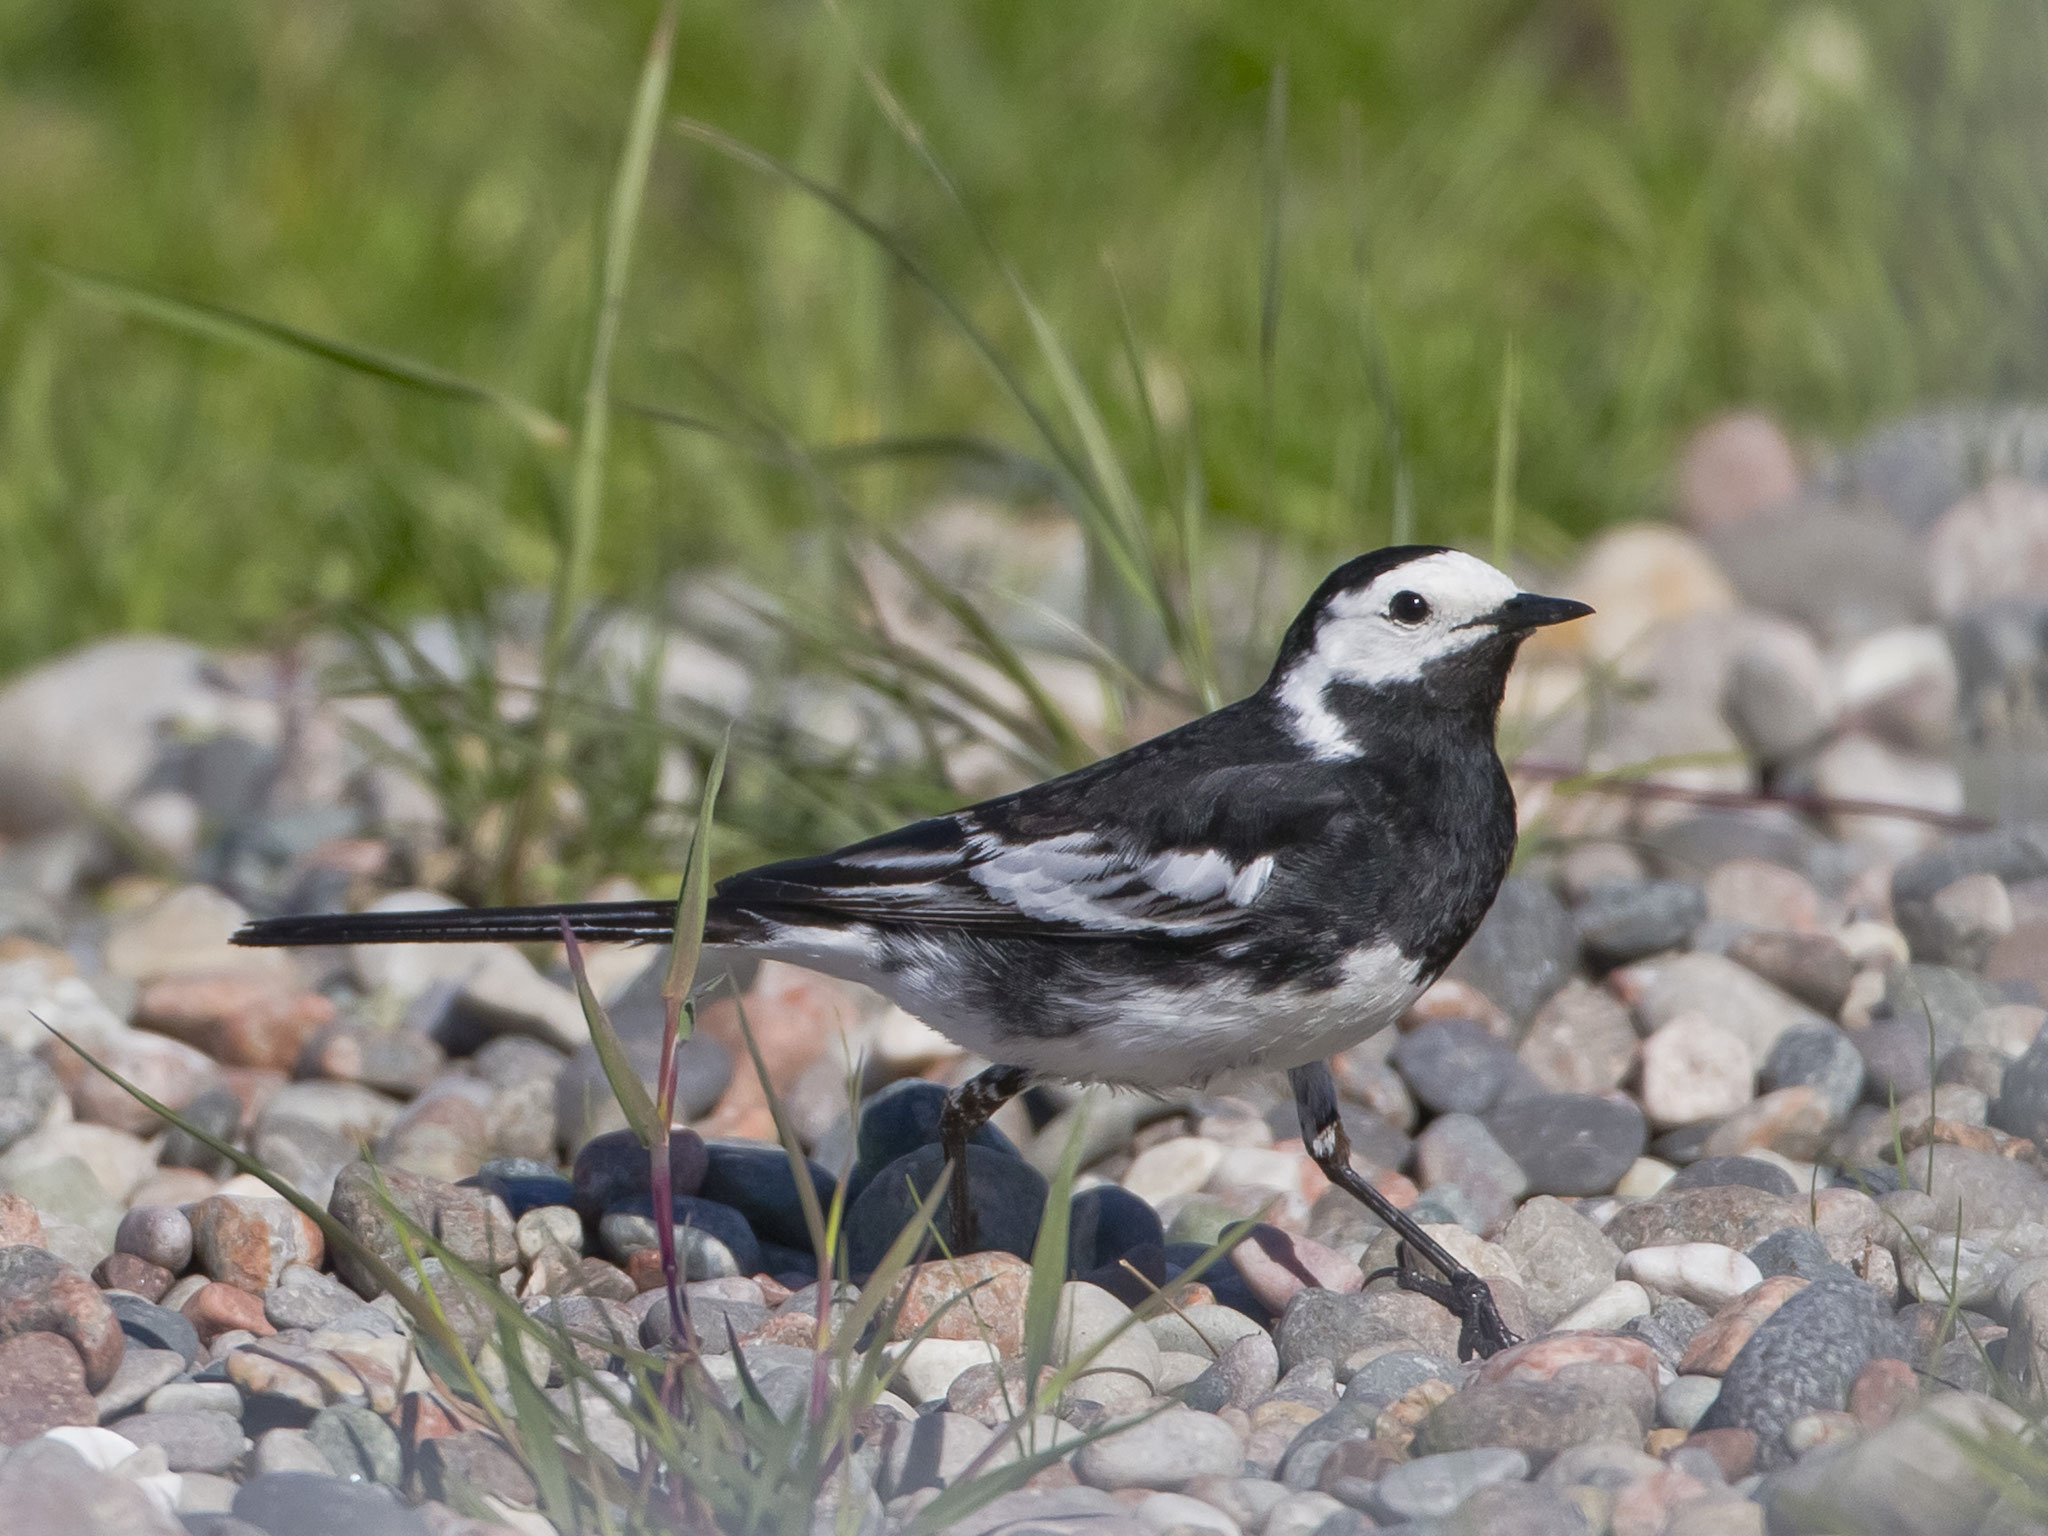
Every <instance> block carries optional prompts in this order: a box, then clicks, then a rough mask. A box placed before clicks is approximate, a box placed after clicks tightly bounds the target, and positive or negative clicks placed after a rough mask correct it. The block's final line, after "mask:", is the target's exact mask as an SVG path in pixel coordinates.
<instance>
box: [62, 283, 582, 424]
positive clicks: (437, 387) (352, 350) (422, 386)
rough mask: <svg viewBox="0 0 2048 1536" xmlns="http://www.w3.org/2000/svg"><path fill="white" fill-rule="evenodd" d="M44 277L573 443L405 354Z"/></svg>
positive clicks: (141, 313) (160, 320)
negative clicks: (472, 408)
mask: <svg viewBox="0 0 2048 1536" xmlns="http://www.w3.org/2000/svg"><path fill="white" fill-rule="evenodd" d="M43 270H44V271H46V272H48V273H49V274H50V276H51V277H53V278H54V279H56V281H58V282H59V283H61V284H62V285H63V286H64V287H66V288H68V289H70V290H71V291H72V292H73V293H75V294H77V295H78V296H79V297H81V298H84V299H88V300H90V301H92V302H93V303H96V304H99V305H102V306H104V307H106V308H109V309H117V310H120V311H122V312H123V313H125V314H130V315H134V316H137V317H138V318H140V319H144V320H150V321H154V322H155V323H156V324H158V325H163V326H168V327H170V328H171V329H173V330H179V331H183V332H185V333H186V334H187V335H192V336H200V337H204V338H205V339H207V340H209V341H222V342H228V343H230V344H232V345H236V346H245V347H246V346H260V347H271V348H279V349H282V350H284V351H287V352H295V353H297V354H299V355H300V356H302V357H310V358H315V359H318V360H319V361H321V362H326V363H332V364H334V365H336V366H338V367H342V368H347V369H351V370H353V371H354V372H356V373H361V374H366V375H368V376H369V377H370V378H373V379H381V380H383V381H384V382H385V383H387V384H398V385H402V386H404V387H405V388H407V389H416V390H420V391H422V392H423V393H426V394H430V395H438V396H440V397H441V398H442V399H444V400H456V401H461V402H463V403H465V404H469V405H481V406H485V407H487V408H489V409H490V410H494V411H496V412H497V413H498V414H499V415H501V416H503V417H505V418H506V419H507V420H508V421H510V422H512V423H513V424H514V425H515V426H517V427H518V428H519V430H520V431H522V432H524V433H525V434H526V435H527V436H528V437H530V438H532V439H533V441H535V442H536V443H539V444H540V445H541V446H542V447H545V448H562V447H566V446H567V445H568V443H569V438H570V433H569V428H568V427H567V426H566V425H565V424H563V423H562V422H561V421H559V420H557V419H556V418H555V417H553V416H551V415H549V414H548V413H547V412H546V411H544V410H542V409H541V408H540V407H539V406H537V405H534V404H532V403H530V402H528V401H525V400H521V399H520V398H519V397H518V396H516V395H513V394H509V393H507V392H506V391H504V390H502V389H498V388H496V387H495V386H493V385H489V384H484V383H480V382H478V381H477V380H475V379H468V378H464V377H463V376H462V375H461V374H458V373H450V372H449V371H448V370H447V369H445V368H437V367H435V366H434V365H433V364H432V363H424V362H421V361H420V360H419V359H417V358H412V357H406V356H404V355H403V354H402V353H398V352H387V351H385V350H384V349H382V348H380V347H366V346H361V345H359V344H357V343H355V342H352V341H337V340H335V339H334V338H333V337H331V336H320V335H316V334H314V333H313V332H311V331H303V330H300V329H299V328H298V327H297V326H293V325H286V324H285V323H284V322H282V321H279V320H266V319H264V318H263V317H261V316H260V315H247V314H243V313H241V312H240V311H239V310H233V309H227V308H224V307H222V306H220V305H217V304H204V303H200V302H198V301H197V300H193V299H179V298H173V297H172V296H171V295H169V294H167V293H158V292H156V291H155V290H153V289H150V288H146V287H144V286H143V285H142V284H140V283H131V282H129V281H127V280H126V279H124V278H118V277H108V276H105V275H103V274H100V273H95V272H79V271H75V270H73V269H72V268H70V267H62V266H57V265H55V264H54V263H46V264H44V268H43Z"/></svg>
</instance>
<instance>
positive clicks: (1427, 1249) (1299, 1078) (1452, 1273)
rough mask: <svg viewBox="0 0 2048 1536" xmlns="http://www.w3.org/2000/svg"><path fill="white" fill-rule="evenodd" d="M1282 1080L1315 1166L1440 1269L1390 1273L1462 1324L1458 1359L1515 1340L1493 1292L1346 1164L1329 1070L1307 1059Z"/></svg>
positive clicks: (1346, 1140)
mask: <svg viewBox="0 0 2048 1536" xmlns="http://www.w3.org/2000/svg"><path fill="white" fill-rule="evenodd" d="M1287 1081H1288V1083H1289V1085H1290V1086H1292V1087H1293V1089H1294V1108H1295V1112H1296V1113H1297V1114H1299V1115H1300V1117H1301V1139H1302V1141H1303V1142H1305V1143H1306V1144H1307V1146H1308V1150H1309V1156H1311V1157H1313V1158H1314V1159H1315V1160H1316V1166H1317V1167H1318V1168H1321V1169H1322V1170H1323V1172H1324V1174H1325V1175H1326V1176H1328V1178H1329V1180H1330V1182H1331V1183H1332V1184H1335V1185H1336V1186H1337V1187H1338V1188H1340V1189H1342V1190H1344V1191H1345V1192H1346V1193H1347V1194H1349V1195H1351V1196H1352V1197H1353V1198H1355V1199H1358V1200H1361V1201H1363V1202H1364V1203H1365V1206H1366V1208H1367V1209H1368V1210H1370V1211H1371V1212H1372V1213H1373V1215H1375V1216H1377V1217H1379V1219H1380V1220H1381V1221H1383V1222H1385V1223H1386V1224H1387V1225H1388V1226H1389V1227H1390V1228H1392V1229H1393V1231H1394V1232H1395V1233H1396V1235H1398V1236H1399V1237H1400V1239H1401V1241H1402V1244H1403V1245H1404V1246H1405V1247H1407V1248H1412V1249H1414V1250H1415V1251H1416V1252H1417V1253H1420V1254H1421V1255H1422V1256H1423V1257H1424V1258H1425V1259H1427V1260H1429V1262H1430V1263H1431V1264H1433V1265H1435V1266H1436V1268H1437V1269H1438V1270H1440V1271H1441V1272H1442V1274H1443V1277H1444V1278H1443V1279H1441V1280H1432V1279H1430V1278H1429V1277H1428V1276H1427V1275H1420V1274H1417V1273H1416V1272H1415V1271H1414V1270H1412V1269H1409V1268H1407V1267H1406V1265H1405V1264H1404V1265H1403V1266H1402V1267H1400V1268H1398V1269H1396V1270H1395V1271H1394V1280H1395V1283H1396V1284H1397V1285H1399V1286H1400V1287H1401V1289H1402V1290H1404V1291H1416V1292H1419V1293H1420V1294H1422V1295H1424V1296H1427V1297H1429V1298H1430V1299H1431V1300H1432V1301H1437V1302H1441V1303H1442V1304H1443V1305H1444V1306H1445V1307H1448V1308H1449V1309H1450V1310H1451V1311H1452V1312H1455V1313H1456V1314H1457V1315H1458V1319H1459V1322H1460V1323H1461V1324H1462V1326H1461V1327H1460V1329H1459V1331H1458V1358H1459V1359H1460V1360H1469V1359H1471V1358H1472V1357H1473V1356H1474V1355H1479V1356H1481V1357H1484V1356H1487V1355H1492V1354H1498V1353H1499V1352H1500V1351H1501V1350H1503V1349H1506V1348H1507V1347H1508V1346H1509V1345H1511V1344H1517V1343H1520V1342H1521V1341H1520V1340H1519V1339H1517V1338H1516V1337H1515V1336H1514V1335H1513V1334H1512V1333H1510V1332H1508V1329H1507V1325H1506V1324H1504V1323H1503V1322H1501V1320H1500V1313H1499V1311H1498V1310H1496V1309H1495V1307H1494V1304H1493V1292H1492V1291H1490V1290H1488V1289H1487V1288H1486V1282H1485V1281H1484V1280H1482V1279H1480V1278H1479V1277H1478V1276H1477V1275H1475V1274H1473V1273H1472V1271H1471V1270H1469V1269H1467V1268H1466V1267H1465V1266H1464V1265H1462V1264H1460V1263H1459V1262H1458V1261H1457V1260H1456V1259H1454V1258H1452V1257H1451V1256H1450V1254H1449V1253H1448V1252H1447V1251H1445V1249H1444V1246H1443V1244H1442V1243H1439V1242H1438V1241H1437V1240H1436V1239H1435V1238H1433V1237H1431V1236H1430V1235H1429V1234H1428V1233H1427V1232H1425V1231H1423V1230H1422V1228H1421V1227H1420V1226H1418V1225H1417V1224H1416V1223H1415V1221H1414V1220H1413V1219H1412V1218H1410V1217H1409V1216H1408V1214H1407V1213H1406V1212H1405V1211H1402V1210H1401V1209H1400V1208H1399V1207H1397V1206H1395V1205H1394V1203H1393V1202H1392V1201H1390V1200H1388V1199H1387V1197H1386V1196H1385V1195H1383V1194H1381V1193H1380V1192H1379V1191H1378V1190H1376V1189H1374V1188H1373V1187H1372V1185H1370V1184H1368V1183H1367V1182H1366V1181H1365V1180H1364V1179H1362V1178H1360V1177H1359V1176H1358V1173H1357V1171H1356V1170H1354V1169H1353V1168H1352V1166H1351V1138H1350V1137H1348V1136H1346V1135H1345V1134H1344V1122H1343V1120H1342V1119H1341V1118H1340V1117H1339V1116H1338V1114H1337V1085H1336V1084H1335V1083H1334V1082H1332V1081H1331V1079H1330V1069H1329V1068H1328V1067H1326V1066H1324V1065H1323V1064H1322V1063H1321V1062H1320V1061H1317V1062H1311V1063H1310V1064H1309V1065H1308V1066H1305V1067H1296V1068H1294V1070H1293V1071H1291V1072H1289V1073H1288V1074H1287Z"/></svg>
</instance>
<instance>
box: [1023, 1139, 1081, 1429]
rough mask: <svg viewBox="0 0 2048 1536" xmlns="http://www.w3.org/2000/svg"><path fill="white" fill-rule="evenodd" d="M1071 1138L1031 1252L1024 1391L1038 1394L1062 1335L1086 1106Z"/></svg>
mask: <svg viewBox="0 0 2048 1536" xmlns="http://www.w3.org/2000/svg"><path fill="white" fill-rule="evenodd" d="M1080 1109H1081V1113H1080V1114H1079V1115H1078V1116H1077V1117H1076V1118H1075V1120H1074V1128H1073V1130H1072V1131H1071V1132H1070V1133H1069V1134H1068V1136H1067V1146H1066V1150H1065V1151H1063V1152H1062V1153H1061V1154H1060V1164H1059V1167H1058V1168H1057V1169H1055V1170H1054V1171H1053V1176H1052V1182H1051V1184H1050V1185H1049V1186H1048V1187H1047V1189H1046V1196H1045V1215H1044V1217H1043V1218H1042V1219H1041V1220H1040V1222H1039V1224H1038V1240H1037V1242H1036V1243H1034V1244H1033V1245H1032V1249H1031V1286H1030V1289H1029V1290H1027V1291H1026V1292H1025V1296H1024V1390H1025V1392H1026V1393H1027V1394H1028V1393H1030V1392H1033V1391H1035V1390H1036V1387H1037V1382H1038V1373H1039V1371H1041V1370H1042V1369H1044V1367H1045V1365H1046V1362H1048V1361H1049V1360H1051V1359H1052V1352H1053V1346H1054V1345H1055V1344H1056V1343H1057V1342H1058V1340H1057V1339H1056V1338H1055V1337H1054V1335H1055V1334H1056V1333H1057V1332H1058V1330H1059V1313H1060V1294H1061V1289H1062V1287H1064V1286H1065V1284H1066V1281H1067V1243H1068V1238H1069V1236H1070V1235H1071V1234H1070V1231H1069V1228H1070V1226H1071V1222H1072V1217H1073V1207H1074V1180H1075V1179H1076V1178H1077V1177H1078V1176H1079V1174H1080V1172H1081V1153H1082V1149H1083V1148H1084V1146H1085V1145H1086V1143H1087V1132H1088V1124H1087V1107H1086V1101H1083V1102H1082V1104H1081V1105H1080Z"/></svg>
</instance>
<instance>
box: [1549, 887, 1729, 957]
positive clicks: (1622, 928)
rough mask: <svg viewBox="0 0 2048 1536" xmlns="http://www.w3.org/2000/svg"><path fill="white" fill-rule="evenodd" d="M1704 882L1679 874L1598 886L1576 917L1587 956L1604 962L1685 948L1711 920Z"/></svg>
mask: <svg viewBox="0 0 2048 1536" xmlns="http://www.w3.org/2000/svg"><path fill="white" fill-rule="evenodd" d="M1706 916H1707V901H1706V897H1705V896H1704V895H1703V894H1702V892H1701V890H1700V888H1699V887H1698V886H1696V885H1689V884H1687V883H1685V882H1684V881H1679V880H1636V881H1629V882H1626V883H1619V884H1612V885H1601V886H1596V887H1595V888H1594V889H1593V890H1591V891H1590V892H1588V893H1587V895H1586V897H1585V899H1584V900H1583V901H1581V902H1580V903H1579V905H1578V908H1577V909H1576V910H1575V911H1574V912H1573V914H1572V919H1573V921H1574V923H1575V924H1576V925H1577V927H1578V931H1579V944H1580V946H1581V948H1583V950H1584V951H1585V953H1586V956H1587V958H1588V959H1590V960H1591V961H1593V962H1594V964H1596V965H1598V966H1600V967H1602V968H1611V967H1613V966H1617V965H1626V964H1627V963H1628V962H1629V961H1631V960H1640V959H1642V958H1643V957H1644V956H1645V955H1654V954H1659V953H1661V952H1662V951H1664V950H1667V949H1683V948H1684V947H1685V942H1686V940H1687V939H1688V938H1690V937H1691V935H1692V931H1693V929H1695V928H1697V927H1698V926H1699V925H1700V924H1701V923H1702V922H1704V921H1705V920H1706Z"/></svg>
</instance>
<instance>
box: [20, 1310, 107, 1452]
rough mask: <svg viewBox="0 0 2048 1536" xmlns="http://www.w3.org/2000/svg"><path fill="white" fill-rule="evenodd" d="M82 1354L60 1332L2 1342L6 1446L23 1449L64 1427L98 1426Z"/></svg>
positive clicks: (29, 1335)
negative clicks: (22, 1443)
mask: <svg viewBox="0 0 2048 1536" xmlns="http://www.w3.org/2000/svg"><path fill="white" fill-rule="evenodd" d="M99 1417H100V1411H99V1404H98V1403H96V1402H95V1401H94V1400H93V1396H92V1393H91V1392H90V1391H89V1390H88V1389H87V1385H86V1379H85V1370H84V1367H83V1365H82V1364H81V1362H80V1360H79V1358H78V1351H77V1350H75V1349H73V1348H72V1347H71V1343H70V1341H69V1340H67V1339H65V1338H63V1337H62V1336H60V1335H58V1334H55V1333H42V1332H35V1333H16V1334H14V1335H12V1336H11V1337H7V1338H0V1445H19V1444H20V1443H21V1442H22V1441H24V1440H30V1439H33V1438H34V1437H35V1436H37V1435H40V1434H42V1433H43V1432H44V1431H45V1430H49V1429H54V1428H56V1427H57V1426H58V1425H60V1424H97V1423H98V1422H99Z"/></svg>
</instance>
